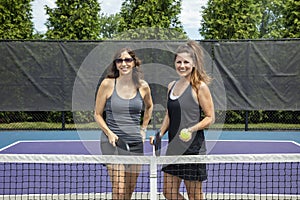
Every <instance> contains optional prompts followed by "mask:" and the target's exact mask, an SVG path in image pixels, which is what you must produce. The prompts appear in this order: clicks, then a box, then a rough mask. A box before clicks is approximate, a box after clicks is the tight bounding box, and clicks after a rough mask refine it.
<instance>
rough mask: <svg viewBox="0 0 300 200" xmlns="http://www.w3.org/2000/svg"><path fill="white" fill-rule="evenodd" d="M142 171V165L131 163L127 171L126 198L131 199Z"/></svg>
mask: <svg viewBox="0 0 300 200" xmlns="http://www.w3.org/2000/svg"><path fill="white" fill-rule="evenodd" d="M140 171H141V165H129V167H127V168H126V171H125V192H126V199H131V197H132V193H133V192H134V189H135V186H136V182H137V179H138V176H139V174H140Z"/></svg>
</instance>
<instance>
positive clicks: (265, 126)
mask: <svg viewBox="0 0 300 200" xmlns="http://www.w3.org/2000/svg"><path fill="white" fill-rule="evenodd" d="M157 127H160V124H158V125H156V127H155V128H157ZM1 129H2V130H3V129H5V130H10V129H11V130H16V129H20V130H21V129H33V130H40V129H62V124H61V123H47V122H18V123H0V130H1ZM65 129H99V127H98V125H97V124H96V123H95V122H91V123H82V124H79V123H77V124H65ZM148 129H153V126H152V125H149V127H148ZM210 129H226V130H227V129H229V130H244V129H245V124H213V125H212V126H211V127H210ZM248 129H249V130H251V129H253V130H300V124H282V123H260V124H249V125H248Z"/></svg>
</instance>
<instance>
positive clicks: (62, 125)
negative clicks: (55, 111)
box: [61, 111, 66, 131]
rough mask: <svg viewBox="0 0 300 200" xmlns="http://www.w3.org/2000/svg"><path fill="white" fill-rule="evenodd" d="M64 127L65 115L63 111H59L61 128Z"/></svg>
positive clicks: (63, 128)
mask: <svg viewBox="0 0 300 200" xmlns="http://www.w3.org/2000/svg"><path fill="white" fill-rule="evenodd" d="M65 129H66V117H65V111H62V112H61V130H63V131H64V130H65Z"/></svg>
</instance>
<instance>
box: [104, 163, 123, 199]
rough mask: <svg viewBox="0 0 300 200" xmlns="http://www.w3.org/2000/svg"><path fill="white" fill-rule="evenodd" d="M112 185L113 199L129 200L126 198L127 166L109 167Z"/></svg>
mask: <svg viewBox="0 0 300 200" xmlns="http://www.w3.org/2000/svg"><path fill="white" fill-rule="evenodd" d="M107 169H108V174H109V176H110V179H111V183H112V199H122V200H127V198H126V196H125V185H126V183H125V166H124V165H122V164H115V165H107Z"/></svg>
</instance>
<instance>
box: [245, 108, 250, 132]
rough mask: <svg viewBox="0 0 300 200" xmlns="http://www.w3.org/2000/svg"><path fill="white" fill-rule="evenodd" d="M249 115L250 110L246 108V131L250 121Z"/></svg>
mask: <svg viewBox="0 0 300 200" xmlns="http://www.w3.org/2000/svg"><path fill="white" fill-rule="evenodd" d="M248 117H249V111H248V110H246V112H245V131H248V123H249V121H248Z"/></svg>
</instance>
